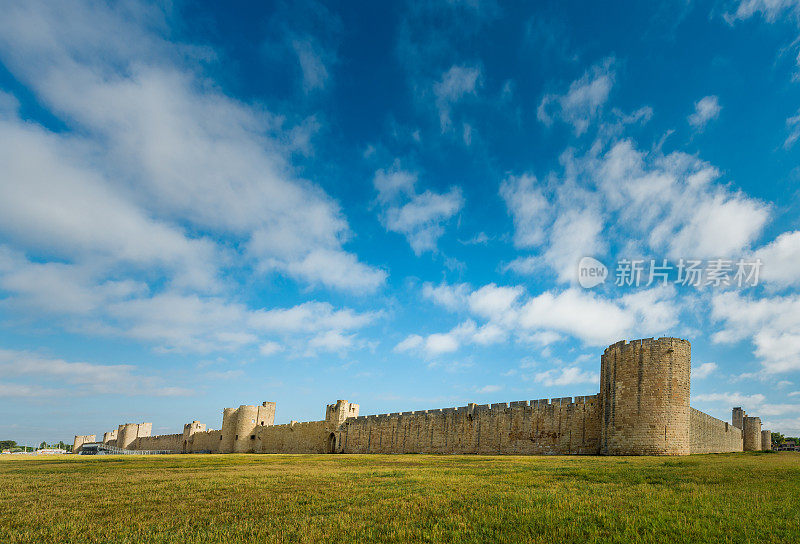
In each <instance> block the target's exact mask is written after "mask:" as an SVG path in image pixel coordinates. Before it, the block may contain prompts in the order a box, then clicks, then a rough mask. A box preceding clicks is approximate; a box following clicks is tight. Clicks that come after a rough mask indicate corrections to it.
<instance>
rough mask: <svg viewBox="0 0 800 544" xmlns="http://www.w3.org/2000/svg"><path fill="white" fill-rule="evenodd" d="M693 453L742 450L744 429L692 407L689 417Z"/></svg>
mask: <svg viewBox="0 0 800 544" xmlns="http://www.w3.org/2000/svg"><path fill="white" fill-rule="evenodd" d="M689 437H690V443H691V448H690V449H691V453H724V452H730V451H742V447H743V443H742V431H741V429H737V428H736V427H734V426H733V424H732V423H727V422H725V421H722V420H721V419H717V418H715V417H711V416H710V415H708V414H705V413H703V412H701V411H700V410H695V409H694V408H691V412H690V417H689Z"/></svg>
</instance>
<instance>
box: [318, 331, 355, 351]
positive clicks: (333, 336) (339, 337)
mask: <svg viewBox="0 0 800 544" xmlns="http://www.w3.org/2000/svg"><path fill="white" fill-rule="evenodd" d="M353 338H354V335H352V334H342V333H341V332H339V331H326V332H323V333H320V334H318V335H317V336H315V337H314V338H312V339H311V340H310V341H309V342H308V346H309V348H310V349H311V350H321V351H335V352H342V351H344V350H346V349H348V348H349V347H350V346H352V345H353Z"/></svg>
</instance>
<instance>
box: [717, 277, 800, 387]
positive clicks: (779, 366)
mask: <svg viewBox="0 0 800 544" xmlns="http://www.w3.org/2000/svg"><path fill="white" fill-rule="evenodd" d="M711 316H712V318H713V319H714V320H716V321H717V322H719V323H721V325H722V328H721V329H720V330H719V331H717V332H716V333H714V335H713V336H712V340H714V341H715V342H722V343H730V342H737V341H740V340H750V341H751V342H752V343H753V345H754V346H755V350H754V353H755V355H756V356H757V357H758V358H759V359H760V362H761V365H762V367H763V369H764V371H765V372H767V373H770V374H773V373H780V372H790V371H795V370H799V369H800V333H798V331H800V295H786V296H775V297H762V298H760V299H753V298H745V297H742V296H741V295H740V294H739V293H737V292H725V293H719V294H716V295H714V297H713V298H712V301H711Z"/></svg>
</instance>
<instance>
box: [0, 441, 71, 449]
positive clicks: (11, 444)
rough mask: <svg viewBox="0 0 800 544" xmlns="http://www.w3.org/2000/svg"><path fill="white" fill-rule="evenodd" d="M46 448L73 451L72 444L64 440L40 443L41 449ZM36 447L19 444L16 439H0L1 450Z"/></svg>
mask: <svg viewBox="0 0 800 544" xmlns="http://www.w3.org/2000/svg"><path fill="white" fill-rule="evenodd" d="M45 448H53V449H61V450H66V451H72V444H65V443H64V442H62V441H59V442H58V443H56V444H48V443H47V442H44V441H43V442H42V443H41V444H39V449H40V450H42V449H45ZM34 449H35V448H32V447H30V446H20V445H19V444H17V441H16V440H0V451H7V450H10V451H12V452H17V451H33V450H34Z"/></svg>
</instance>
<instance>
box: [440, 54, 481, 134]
mask: <svg viewBox="0 0 800 544" xmlns="http://www.w3.org/2000/svg"><path fill="white" fill-rule="evenodd" d="M480 78H481V69H480V68H479V67H477V66H456V65H453V66H451V67H450V68H449V69H448V70H447V71H446V72H444V73H443V74H442V77H441V79H440V80H439V81H437V82H436V83H434V85H433V94H434V96H436V108H437V109H438V110H439V124H440V125H441V128H442V132H445V131H447V130H449V129H450V126H451V119H450V115H451V112H452V108H453V105H454V104H456V103H457V102H459V101H460V100H461V99H463V98H464V97H465V96H466V95H469V94H472V95H474V94H475V91H476V89H477V87H478V86H479V85H480ZM465 139H466V136H465Z"/></svg>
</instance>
